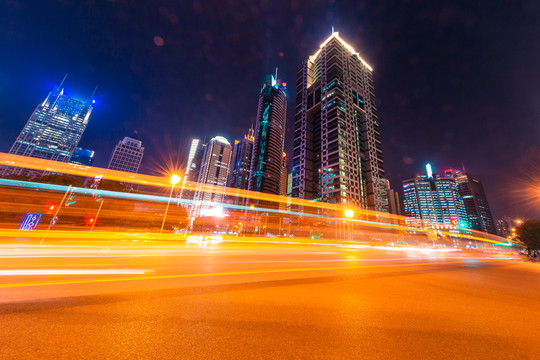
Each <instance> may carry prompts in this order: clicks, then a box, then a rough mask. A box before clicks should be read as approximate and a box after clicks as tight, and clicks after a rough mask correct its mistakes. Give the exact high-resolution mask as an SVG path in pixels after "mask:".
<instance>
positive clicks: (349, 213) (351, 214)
mask: <svg viewBox="0 0 540 360" xmlns="http://www.w3.org/2000/svg"><path fill="white" fill-rule="evenodd" d="M345 217H346V218H348V219H351V218H353V217H354V211H352V210H351V209H347V210H345Z"/></svg>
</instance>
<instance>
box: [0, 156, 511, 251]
mask: <svg viewBox="0 0 540 360" xmlns="http://www.w3.org/2000/svg"><path fill="white" fill-rule="evenodd" d="M1 165H4V166H12V167H20V168H28V169H34V170H42V171H45V172H48V173H63V174H70V175H76V176H83V177H90V178H91V177H96V176H100V177H101V178H103V179H107V180H114V181H121V182H122V181H123V182H129V183H133V184H141V185H147V186H152V187H158V188H160V190H161V188H166V189H169V188H170V182H169V178H168V177H162V176H152V175H145V174H134V173H130V172H122V171H116V170H109V169H103V168H98V167H90V166H84V165H77V164H70V163H63V162H56V161H50V160H43V159H37V158H30V157H23V156H18V155H12V154H6V153H0V166H1ZM0 186H1V187H4V188H7V189H8V190H7V191H13V192H15V193H13V194H11V193H8V195H13V196H14V198H16V195H17V194H16V191H32V193H31V194H29V193H27V194H26V196H32V197H37V198H38V199H43V198H44V197H45V196H47V194H48V193H47V192H57V193H63V192H64V193H65V192H66V190H67V188H68V187H66V186H64V185H55V184H46V183H35V182H29V181H20V180H15V179H0ZM199 186H200V184H196V183H190V182H186V183H183V185H182V189H183V190H190V191H194V190H197V189H198V187H199ZM17 189H20V190H17ZM33 190H39V192H38V191H36V192H33ZM72 190H73V193H74V194H78V195H80V196H81V197H84V198H86V199H91V197H92V196H96V195H100V196H101V198H108V199H114V200H113V202H112V203H108V204H107V205H106V206H105V207H104V208H105V209H104V210H103V212H102V213H101V217H100V221H101V222H102V221H103V219H107V218H109V219H110V218H121V219H125V220H126V221H128V220H129V221H131V222H132V223H137V224H139V223H141V221H145V220H146V219H145V218H149V219H150V220H149V221H147V223H148V225H144V226H146V227H152V225H151V223H152V221H154V220H153V219H154V218H159V217H160V216H161V214H162V213H161V212H162V209H160V208H159V207H158V205H159V204H163V203H168V201H169V199H170V197H168V196H162V195H159V194H142V193H137V192H132V193H129V192H118V191H110V190H96V189H89V188H84V187H78V188H72ZM204 191H205V192H209V193H218V194H221V195H225V196H229V197H231V198H240V199H241V202H244V204H243V205H237V204H231V203H227V202H225V203H223V204H221V203H220V204H216V203H212V202H194V201H193V200H188V199H175V203H177V204H178V205H182V206H185V207H190V206H194V205H196V206H202V207H212V206H217V205H219V206H221V207H224V208H227V209H228V210H229V211H228V213H227V214H226V215H227V216H229V215H232V220H230V219H226V220H223V221H224V222H226V224H225V226H226V228H227V230H226V231H225V232H228V233H229V234H230V233H234V232H235V229H236V234H239V233H240V229H242V230H243V234H242V241H263V240H262V238H261V235H262V236H265V235H267V233H272V232H278V233H279V234H280V235H281V233H282V232H285V230H284V229H283V228H284V227H285V225H284V224H282V219H283V218H285V217H288V223H289V227H288V230H287V232H288V233H289V235H291V234H295V235H298V237H297V238H295V242H302V243H308V242H316V243H320V241H319V240H315V237H316V238H318V237H319V235H318V234H320V236H322V235H323V233H326V234H327V235H326V238H325V240H324V241H326V242H333V241H337V242H341V243H343V242H344V241H345V236H344V235H343V234H345V233H348V234H352V235H353V236H355V237H356V238H366V237H367V238H374V239H378V241H379V242H386V243H389V242H391V241H397V240H398V239H402V240H401V241H402V242H403V236H406V240H407V241H424V242H426V243H428V242H430V241H433V245H435V240H432V239H438V238H439V237H444V236H446V237H447V238H448V239H457V240H467V241H473V240H474V241H480V242H483V243H491V244H494V245H501V246H509V244H508V242H507V239H504V238H500V237H497V236H493V235H490V234H485V233H482V232H477V231H472V230H460V229H457V228H456V229H451V228H449V226H448V225H443V224H438V223H429V224H424V223H421V221H419V220H417V219H410V218H406V217H402V216H397V215H392V214H388V213H378V212H374V211H370V210H366V209H360V208H355V207H351V206H343V205H340V204H331V203H322V202H314V201H308V200H302V199H298V198H288V197H283V196H278V195H271V194H264V193H257V192H253V191H247V190H239V189H232V188H226V187H220V186H211V185H205V186H204ZM49 196H50V195H49ZM2 200H3V199H2ZM22 201H24V202H23V203H19V201H12V202H9V201H7V200H3V201H2V202H1V203H0V206H2V208H3V209H4V210H5V211H10V212H12V213H19V212H20V210H19V209H20V208H23V209H27V208H29V207H30V206H32V204H34V203H35V201H34V200H33V199H21V202H22ZM40 201H42V200H40ZM118 201H127V202H128V203H127V202H126V203H118V205H116V203H115V202H118ZM249 201H252V202H253V201H255V203H251V204H250V203H249ZM141 202H143V203H144V204H143V205H141V206H140V207H142V208H143V209H145V210H141V211H129V210H127V208H135V206H139V205H140V204H141ZM150 204H154V205H153V206H154V207H153V208H152V207H151V205H150ZM261 204H262V205H263V206H261ZM62 205H63V204H60V205H59V206H62ZM286 206H289V207H291V208H290V209H287V208H285V207H286ZM122 207H125V208H124V209H122ZM107 208H108V209H107ZM96 211H97V209H89V208H87V209H85V208H82V207H79V208H74V207H71V208H70V210H69V212H70V214H69V215H68V216H71V217H76V216H87V217H91V216H95V215H94V214H96ZM26 212H27V211H26ZM65 212H66V211H65V210H63V213H65ZM173 212H174V211H173ZM346 212H347V213H349V217H345V214H346ZM350 214H353V218H351V216H350ZM61 216H65V215H64V214H62V215H61ZM234 217H236V218H237V219H239V218H242V217H243V218H244V219H247V223H246V224H244V223H242V222H241V221H239V220H236V224H235V220H234ZM263 217H264V226H263V222H262V220H261V219H263ZM171 219H172V220H171V221H177V222H179V220H181V219H179V218H178V217H176V218H174V214H171ZM199 219H204V217H199ZM269 219H270V221H268V220H269ZM291 219H294V220H295V222H296V223H295V224H294V227H291V225H290V224H291V221H292V220H291ZM162 220H163V217H162V216H161V218H160V222H161V221H162ZM254 220H255V221H254ZM278 220H279V224H278V223H277V221H278ZM49 221H50V220H49ZM93 221H94V218H91V222H92V229H94V226H95V225H96V224H95V223H94V222H93ZM163 221H164V220H163ZM205 221H207V222H208V220H205ZM411 221H416V223H414V224H412V223H411ZM214 222H215V221H214ZM244 222H245V221H244ZM272 222H273V223H272ZM210 223H212V221H210ZM411 224H412V225H411ZM1 225H2V224H0V226H1ZM191 225H193V222H191ZM191 225H190V226H191ZM203 225H204V224H203ZM240 225H241V226H240ZM248 225H249V226H251V228H252V229H251V230H250V229H247V227H248ZM139 226H140V225H139ZM139 226H133V227H134V228H135V227H139ZM205 226H206V225H205ZM121 227H122V226H118V228H119V229H120V228H121ZM124 227H127V228H129V225H127V226H126V225H124ZM140 227H143V226H140ZM171 227H172V226H171ZM171 227H169V229H170V228H171ZM56 228H58V226H57V227H56ZM96 228H97V230H98V231H96V232H93V233H92V234H91V236H90V235H88V232H87V231H81V230H84V228H81V227H80V226H79V227H78V231H77V232H79V234H76V233H75V231H74V232H65V233H62V232H59V231H58V230H53V231H50V232H48V233H43V232H39V231H33V232H31V233H28V232H25V233H24V235H23V234H22V233H21V232H17V233H15V232H10V231H9V230H8V229H1V230H0V235H2V236H12V237H15V238H20V237H29V238H36V237H38V236H39V237H41V238H63V239H66V238H67V236H70V237H72V238H73V239H88V240H90V239H93V240H99V239H110V238H112V239H115V240H119V239H120V238H121V237H122V236H123V237H127V238H132V237H137V238H138V239H143V240H144V239H148V240H152V241H154V240H157V241H160V240H164V241H165V240H166V241H169V240H185V238H182V237H179V236H176V235H174V236H169V234H163V235H159V234H156V233H154V232H153V231H147V230H145V231H143V232H130V231H129V230H128V231H125V232H121V231H119V232H115V233H111V232H108V231H101V230H103V228H101V229H100V226H99V224H98V226H97V227H96ZM255 228H257V230H254V229H255ZM246 229H247V230H246ZM263 229H264V233H263ZM169 231H170V230H169ZM250 231H251V234H250ZM255 231H256V232H258V231H260V233H258V234H256V235H259V236H254V235H253V233H254V232H255ZM366 231H368V232H369V233H366ZM313 232H315V234H313ZM203 233H204V232H203ZM307 233H309V236H310V238H309V240H307V238H306V234H307ZM193 234H197V231H194V232H193ZM245 235H247V236H245ZM315 235H317V236H315ZM351 238H352V236H349V239H348V240H353V241H352V242H356V243H362V241H357V240H358V239H351ZM414 238H416V240H413V239H414ZM392 239H393V240H392ZM224 240H225V241H238V240H239V239H238V237H234V236H227V237H224ZM314 240H315V241H314ZM471 246H473V245H471ZM474 246H476V245H474Z"/></svg>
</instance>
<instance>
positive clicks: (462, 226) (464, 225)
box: [458, 221, 467, 229]
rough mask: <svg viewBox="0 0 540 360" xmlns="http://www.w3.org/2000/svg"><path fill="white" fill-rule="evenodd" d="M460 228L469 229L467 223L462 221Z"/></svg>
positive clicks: (459, 224)
mask: <svg viewBox="0 0 540 360" xmlns="http://www.w3.org/2000/svg"><path fill="white" fill-rule="evenodd" d="M458 227H459V228H460V229H465V228H466V227H467V224H466V223H465V222H463V221H460V222H459V223H458Z"/></svg>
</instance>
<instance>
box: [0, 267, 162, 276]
mask: <svg viewBox="0 0 540 360" xmlns="http://www.w3.org/2000/svg"><path fill="white" fill-rule="evenodd" d="M151 272H153V271H151V270H125V269H117V270H111V269H107V270H91V269H89V270H81V269H46V270H34V269H32V270H0V276H29V275H143V274H148V273H151Z"/></svg>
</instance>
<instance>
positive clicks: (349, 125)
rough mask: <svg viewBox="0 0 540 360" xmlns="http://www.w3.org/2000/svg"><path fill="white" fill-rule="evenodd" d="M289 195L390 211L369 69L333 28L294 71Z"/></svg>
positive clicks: (371, 74)
mask: <svg viewBox="0 0 540 360" xmlns="http://www.w3.org/2000/svg"><path fill="white" fill-rule="evenodd" d="M295 114H296V115H295V130H294V157H293V166H292V172H293V194H292V195H293V196H294V197H298V198H301V199H307V200H320V201H324V202H330V203H339V204H351V205H355V206H361V207H364V208H367V209H370V210H376V211H384V212H388V199H387V192H386V179H385V174H384V164H383V158H382V147H381V137H380V131H379V123H378V121H379V120H378V114H377V106H376V100H375V90H374V87H373V70H372V68H371V67H370V66H369V65H368V64H367V63H366V62H365V61H364V60H363V59H362V58H361V57H360V55H359V54H358V53H357V52H356V50H354V49H353V47H352V46H350V45H349V44H347V43H346V42H345V41H344V40H343V39H342V38H341V37H340V36H339V34H338V33H337V32H333V33H332V35H331V36H330V37H328V39H326V40H325V41H324V42H323V43H322V44H321V45H320V47H319V49H318V50H317V52H316V53H315V54H313V55H311V56H310V57H309V58H308V60H307V61H306V62H305V63H304V64H303V65H302V67H301V68H300V69H299V70H298V72H297V85H296V109H295Z"/></svg>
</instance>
